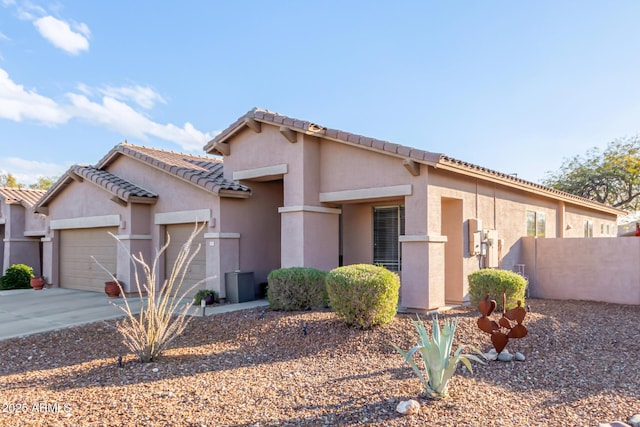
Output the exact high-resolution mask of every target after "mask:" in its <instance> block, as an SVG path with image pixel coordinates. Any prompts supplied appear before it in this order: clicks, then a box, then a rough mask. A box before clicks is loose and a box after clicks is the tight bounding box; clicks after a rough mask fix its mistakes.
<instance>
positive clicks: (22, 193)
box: [0, 187, 46, 207]
mask: <svg viewBox="0 0 640 427" xmlns="http://www.w3.org/2000/svg"><path fill="white" fill-rule="evenodd" d="M44 193H46V191H45V190H34V189H32V188H13V187H0V199H3V200H4V202H5V203H7V204H12V203H17V204H22V205H23V206H25V207H33V206H34V205H35V204H36V203H37V202H38V200H40V197H42V195H43V194H44Z"/></svg>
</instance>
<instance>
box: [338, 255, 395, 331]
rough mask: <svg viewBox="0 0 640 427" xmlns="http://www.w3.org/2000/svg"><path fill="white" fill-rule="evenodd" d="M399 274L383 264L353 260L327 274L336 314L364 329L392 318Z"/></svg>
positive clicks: (350, 323) (352, 324) (348, 322)
mask: <svg viewBox="0 0 640 427" xmlns="http://www.w3.org/2000/svg"><path fill="white" fill-rule="evenodd" d="M399 290H400V278H399V277H398V275H397V274H396V273H393V272H391V271H389V270H387V269H386V268H384V267H381V266H375V265H371V264H354V265H347V266H344V267H338V268H335V269H333V270H331V271H330V272H329V274H328V275H327V292H328V294H329V304H330V306H331V308H332V309H333V310H334V311H335V313H336V315H337V316H338V317H340V318H342V319H343V320H344V321H345V322H346V323H347V324H349V325H351V326H358V327H360V328H362V329H367V328H371V327H373V326H375V325H381V324H384V323H387V322H389V321H390V320H391V319H393V317H394V316H395V315H396V310H397V308H398V292H399Z"/></svg>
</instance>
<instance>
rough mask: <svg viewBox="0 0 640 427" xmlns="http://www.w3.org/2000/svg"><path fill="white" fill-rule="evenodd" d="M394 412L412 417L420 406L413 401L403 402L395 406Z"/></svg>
mask: <svg viewBox="0 0 640 427" xmlns="http://www.w3.org/2000/svg"><path fill="white" fill-rule="evenodd" d="M396 411H398V412H399V413H401V414H402V415H414V414H417V413H418V412H420V404H419V403H418V402H417V401H415V400H413V399H410V400H403V401H402V402H400V403H398V406H396Z"/></svg>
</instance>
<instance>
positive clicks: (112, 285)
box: [104, 274, 122, 298]
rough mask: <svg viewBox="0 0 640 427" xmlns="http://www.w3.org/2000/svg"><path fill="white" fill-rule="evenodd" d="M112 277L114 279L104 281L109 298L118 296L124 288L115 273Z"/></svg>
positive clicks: (105, 291)
mask: <svg viewBox="0 0 640 427" xmlns="http://www.w3.org/2000/svg"><path fill="white" fill-rule="evenodd" d="M112 278H113V280H108V281H106V282H104V293H105V294H107V296H108V297H109V298H118V297H119V296H120V292H121V291H122V288H121V287H120V284H119V283H118V280H117V279H116V275H115V274H113V275H112Z"/></svg>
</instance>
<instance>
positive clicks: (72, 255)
mask: <svg viewBox="0 0 640 427" xmlns="http://www.w3.org/2000/svg"><path fill="white" fill-rule="evenodd" d="M109 232H111V233H114V234H115V233H117V229H116V228H110V227H109V228H93V229H87V228H83V229H73V230H61V231H60V286H61V287H63V288H72V289H81V290H87V291H96V292H104V282H105V281H107V280H109V278H110V276H109V274H108V273H107V272H105V271H104V270H103V269H102V268H101V267H100V266H99V265H98V264H96V262H95V261H94V260H93V259H92V258H91V257H92V256H93V257H94V258H95V259H96V261H98V262H99V263H100V264H102V265H103V266H104V267H105V268H106V269H107V270H108V271H110V272H113V273H115V272H116V266H117V264H116V259H117V242H116V240H115V239H114V238H113V237H112V236H111V235H109Z"/></svg>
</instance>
